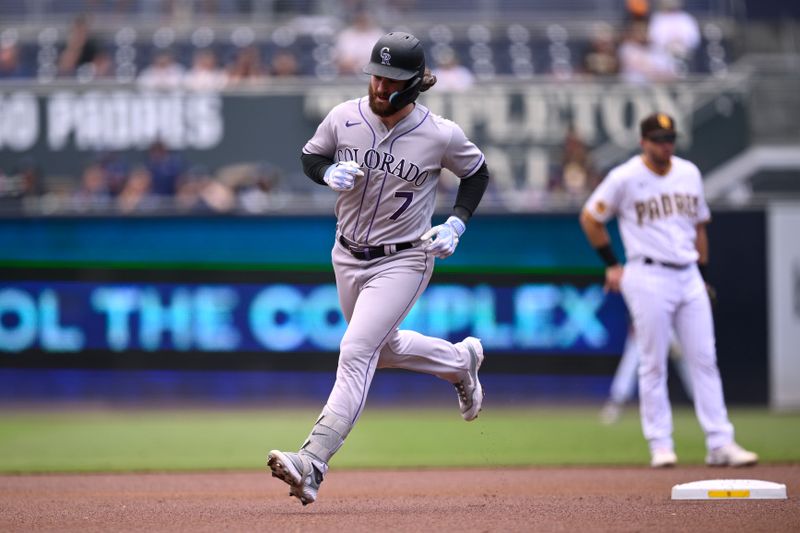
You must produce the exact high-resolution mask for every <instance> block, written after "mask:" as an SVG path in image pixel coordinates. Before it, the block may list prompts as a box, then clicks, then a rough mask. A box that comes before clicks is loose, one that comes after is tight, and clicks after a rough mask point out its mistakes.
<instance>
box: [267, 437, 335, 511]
mask: <svg viewBox="0 0 800 533" xmlns="http://www.w3.org/2000/svg"><path fill="white" fill-rule="evenodd" d="M267 466H269V468H270V470H272V477H276V478H278V479H280V480H281V481H283V482H284V483H286V484H288V485H289V486H290V487H291V489H289V496H294V497H295V498H297V499H298V500H300V503H302V504H303V505H304V506H305V505H308V504H309V503H314V502H315V501H316V499H317V492H318V491H319V486H320V484H321V483H322V477H323V475H324V472H323V471H322V470H321V469H319V468H317V466H316V465H315V464H314V463H313V461H312V460H311V459H309V458H308V457H306V456H304V455H301V454H299V453H293V452H281V451H279V450H272V451H271V452H269V457H268V459H267Z"/></svg>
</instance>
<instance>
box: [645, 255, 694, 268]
mask: <svg viewBox="0 0 800 533" xmlns="http://www.w3.org/2000/svg"><path fill="white" fill-rule="evenodd" d="M642 262H643V263H644V264H645V265H659V266H662V267H666V268H671V269H673V270H683V269H685V268H689V267H690V266H691V263H689V264H686V265H679V264H677V263H665V262H663V261H656V260H655V259H651V258H649V257H644V258H642Z"/></svg>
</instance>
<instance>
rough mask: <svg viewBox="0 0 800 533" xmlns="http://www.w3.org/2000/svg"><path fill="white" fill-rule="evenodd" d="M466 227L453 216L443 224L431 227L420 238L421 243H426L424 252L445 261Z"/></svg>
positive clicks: (453, 250) (454, 248)
mask: <svg viewBox="0 0 800 533" xmlns="http://www.w3.org/2000/svg"><path fill="white" fill-rule="evenodd" d="M466 229H467V226H466V225H465V224H464V222H463V221H462V220H461V219H460V218H458V217H455V216H451V217H450V218H448V219H447V221H445V223H444V224H439V225H438V226H434V227H432V228H431V229H430V230H428V232H427V233H425V235H423V236H422V237H420V240H422V241H428V242H427V244H426V245H425V251H426V252H429V253H432V254H433V255H435V256H436V257H438V258H439V259H445V258H447V257H450V256H451V255H453V252H455V251H456V246H458V239H459V238H460V237H461V235H462V234H463V233H464V231H466Z"/></svg>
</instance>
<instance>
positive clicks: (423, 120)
mask: <svg viewBox="0 0 800 533" xmlns="http://www.w3.org/2000/svg"><path fill="white" fill-rule="evenodd" d="M430 113H431V111H430V109H429V110H427V112H426V113H425V116H424V117H422V120H420V121H419V123H418V124H417V125H416V126H414V127H412V128H409V129H408V130H406V131H404V132H403V133H401V134H399V135H398V136H397V137H395V138H394V139H392V142H391V143H390V144H389V153H390V154H391V153H392V150H393V149H394V143H395V141H397V140H398V139H399V138H400V137H403V136H405V135H408V134H409V133H411V132H412V131H414V130H415V129H417V128H419V127H420V126H422V123H423V122H425V120H426V119H427V118H428V115H430ZM385 184H386V172H384V173H383V181H382V182H381V190H380V191H378V201H377V202H375V209H374V210H373V211H372V219H370V221H369V227H368V228H367V236H366V238H365V239H364V242H365V243H367V244H368V243H369V234H370V233H372V224H373V223H374V222H375V216H376V215H377V214H378V207H379V206H380V205H381V199H382V198H383V186H384V185H385Z"/></svg>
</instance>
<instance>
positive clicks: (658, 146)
mask: <svg viewBox="0 0 800 533" xmlns="http://www.w3.org/2000/svg"><path fill="white" fill-rule="evenodd" d="M640 129H641V141H640V144H641V147H642V154H641V155H637V156H634V157H632V158H631V159H629V160H628V161H626V162H625V163H623V164H621V165H619V166H618V167H616V168H614V169H612V170H611V171H610V172H609V174H608V176H607V177H606V178H605V179H604V180H603V182H602V183H601V184H600V185H598V187H597V189H596V190H595V191H594V192H593V193H592V195H591V196H590V198H589V199H588V200H587V202H586V205H585V206H584V209H583V211H582V212H581V217H580V222H581V226H582V227H583V230H584V232H585V233H586V236H587V238H588V240H589V242H590V244H591V245H592V246H593V247H594V248H595V249H596V250H597V252H598V254H599V255H600V257H601V258H602V259H603V261H604V262H605V264H606V276H605V284H606V289H607V290H612V291H619V290H621V291H622V295H623V297H624V299H625V303H626V304H627V306H628V310H629V312H630V314H631V319H632V320H633V327H634V329H635V330H636V340H637V344H638V347H639V353H640V362H639V398H640V400H639V401H640V411H641V420H642V428H643V430H644V436H645V438H646V439H647V441H648V443H649V447H650V454H651V462H650V464H651V465H652V466H653V467H667V466H674V465H675V464H676V462H677V457H676V455H675V451H674V444H673V439H672V411H671V407H670V403H669V397H668V393H667V352H668V350H669V344H670V335H671V330H672V328H673V327H674V330H675V334H676V335H677V338H678V340H679V342H680V344H681V347H682V349H683V354H684V358H685V362H686V365H687V367H688V370H689V376H690V379H691V382H692V388H693V390H694V407H695V413H696V414H697V418H698V420H699V422H700V426H701V427H702V429H703V432H704V433H705V437H706V448H707V449H708V454H707V455H706V464H708V465H712V466H725V465H730V466H745V465H752V464H755V463H756V462H757V461H758V456H757V455H756V454H755V453H753V452H750V451H747V450H745V449H743V448H742V447H741V446H739V445H738V444H736V442H735V441H734V434H733V433H734V432H733V426H732V425H731V423H730V421H729V420H728V413H727V410H726V408H725V400H724V398H723V393H722V382H721V381H720V375H719V370H718V369H717V356H716V347H715V340H714V324H713V317H712V313H711V303H710V300H709V295H708V292H707V286H706V284H705V282H704V272H703V271H704V267H705V265H706V264H707V262H708V237H707V234H706V228H705V224H706V223H708V222H709V220H710V213H709V209H708V205H707V204H706V202H705V198H704V196H703V180H702V177H701V175H700V171H699V170H698V168H697V167H696V166H695V165H694V164H693V163H691V162H690V161H687V160H685V159H681V158H680V157H677V156H675V155H674V151H675V138H676V131H675V123H674V121H673V119H672V118H671V117H669V116H668V115H665V114H663V113H656V114H653V115H650V116H648V117H647V118H645V119H644V120H643V121H642V122H641V124H640ZM614 216H616V217H617V219H618V223H619V228H620V234H621V236H622V242H623V244H624V247H625V256H626V258H627V261H626V263H625V266H624V268H623V266H622V265H621V264H619V262H618V261H617V259H616V257H615V256H614V252H613V250H612V248H611V246H610V241H609V236H608V232H607V231H606V228H605V223H606V222H608V221H609V220H610V219H611V218H612V217H614Z"/></svg>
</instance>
